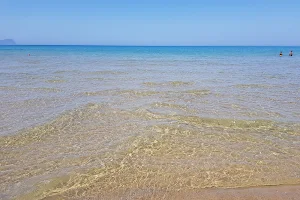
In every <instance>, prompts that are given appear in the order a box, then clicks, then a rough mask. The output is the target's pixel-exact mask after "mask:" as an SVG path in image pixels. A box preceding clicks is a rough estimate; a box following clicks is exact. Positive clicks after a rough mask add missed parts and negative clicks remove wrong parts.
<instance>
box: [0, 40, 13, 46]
mask: <svg viewBox="0 0 300 200" xmlns="http://www.w3.org/2000/svg"><path fill="white" fill-rule="evenodd" d="M0 45H16V42H15V41H14V40H12V39H5V40H0Z"/></svg>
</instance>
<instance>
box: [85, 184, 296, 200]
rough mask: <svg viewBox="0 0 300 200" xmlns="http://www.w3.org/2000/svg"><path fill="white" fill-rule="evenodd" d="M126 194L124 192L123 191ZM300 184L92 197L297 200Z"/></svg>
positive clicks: (144, 192) (134, 192) (181, 199)
mask: <svg viewBox="0 0 300 200" xmlns="http://www.w3.org/2000/svg"><path fill="white" fill-rule="evenodd" d="M123 195H124V193H123ZM299 198H300V185H291V186H266V187H251V188H234V189H220V188H210V189H201V190H188V191H178V192H153V191H145V190H136V191H130V192H128V193H127V195H126V196H118V195H116V194H111V195H108V196H98V197H91V198H90V199H172V200H185V199H186V200H199V199H200V200H201V199H205V200H297V199H299Z"/></svg>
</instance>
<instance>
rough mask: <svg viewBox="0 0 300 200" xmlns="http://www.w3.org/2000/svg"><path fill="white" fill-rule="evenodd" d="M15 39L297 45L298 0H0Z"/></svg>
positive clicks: (0, 25) (8, 33) (0, 15)
mask: <svg viewBox="0 0 300 200" xmlns="http://www.w3.org/2000/svg"><path fill="white" fill-rule="evenodd" d="M5 38H12V39H15V40H16V42H17V43H18V44H88V45H300V1H299V0H288V1H285V0H252V1H245V0H205V1H204V0H198V1H196V0H184V1H179V0H172V1H171V0H165V1H164V0H149V1H148V0H147V1H143V0H139V1H134V0H98V1H96V0H80V1H79V0H47V1H42V0H0V39H5Z"/></svg>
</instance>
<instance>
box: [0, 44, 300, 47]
mask: <svg viewBox="0 0 300 200" xmlns="http://www.w3.org/2000/svg"><path fill="white" fill-rule="evenodd" d="M0 46H103V47H300V45H115V44H105V45H102V44H14V45H0Z"/></svg>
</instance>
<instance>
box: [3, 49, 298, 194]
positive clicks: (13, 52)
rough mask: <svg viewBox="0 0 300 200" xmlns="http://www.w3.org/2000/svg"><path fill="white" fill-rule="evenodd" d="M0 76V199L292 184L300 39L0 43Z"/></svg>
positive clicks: (295, 163) (295, 169) (295, 165)
mask: <svg viewBox="0 0 300 200" xmlns="http://www.w3.org/2000/svg"><path fill="white" fill-rule="evenodd" d="M290 50H293V52H294V56H293V57H289V56H288V54H289V51H290ZM280 51H282V52H283V54H284V55H283V57H279V52H280ZM29 54H30V56H29ZM0 81H1V82H0V102H1V105H0V145H1V146H0V149H1V154H0V161H1V166H0V169H1V172H0V188H1V189H0V198H1V199H10V198H13V197H17V198H20V199H43V198H46V197H53V198H67V199H68V198H72V199H82V198H84V199H86V198H100V197H102V198H104V199H105V198H108V199H111V198H112V197H115V198H117V197H124V198H134V197H136V196H137V195H141V194H143V195H148V196H149V197H155V195H157V194H158V193H163V192H166V191H167V192H170V191H171V192H172V191H174V192H175V191H178V190H189V189H200V188H208V187H220V188H235V187H249V186H263V185H281V184H300V168H299V166H300V47H114V46H0Z"/></svg>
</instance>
